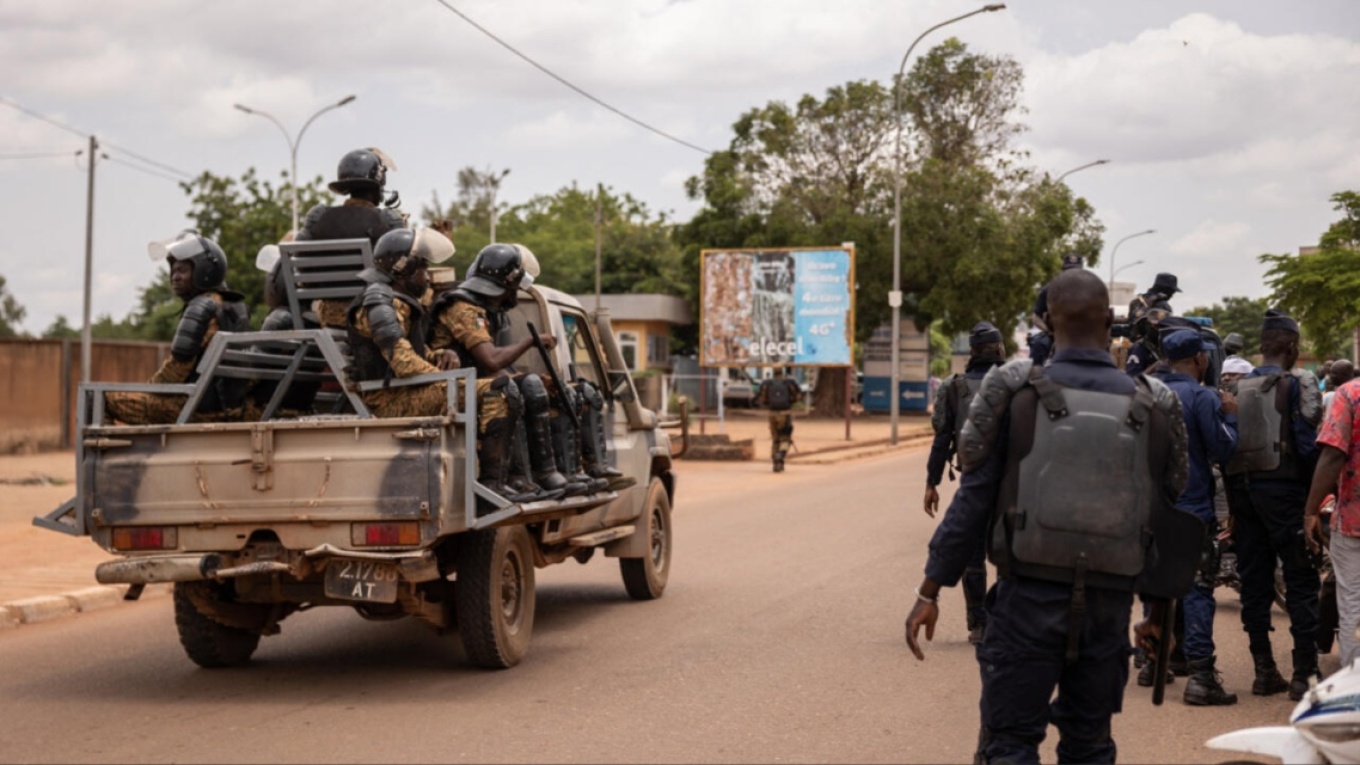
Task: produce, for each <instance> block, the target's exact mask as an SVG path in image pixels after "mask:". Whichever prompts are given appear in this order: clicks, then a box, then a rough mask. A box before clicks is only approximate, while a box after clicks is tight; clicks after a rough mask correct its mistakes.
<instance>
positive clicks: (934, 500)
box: [925, 486, 940, 518]
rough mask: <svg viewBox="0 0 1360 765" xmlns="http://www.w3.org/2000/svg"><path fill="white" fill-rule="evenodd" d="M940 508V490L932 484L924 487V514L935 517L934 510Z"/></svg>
mask: <svg viewBox="0 0 1360 765" xmlns="http://www.w3.org/2000/svg"><path fill="white" fill-rule="evenodd" d="M939 509H940V492H938V491H936V490H935V487H934V486H927V487H926V507H925V510H926V515H928V516H930V517H931V518H934V517H935V511H936V510H939Z"/></svg>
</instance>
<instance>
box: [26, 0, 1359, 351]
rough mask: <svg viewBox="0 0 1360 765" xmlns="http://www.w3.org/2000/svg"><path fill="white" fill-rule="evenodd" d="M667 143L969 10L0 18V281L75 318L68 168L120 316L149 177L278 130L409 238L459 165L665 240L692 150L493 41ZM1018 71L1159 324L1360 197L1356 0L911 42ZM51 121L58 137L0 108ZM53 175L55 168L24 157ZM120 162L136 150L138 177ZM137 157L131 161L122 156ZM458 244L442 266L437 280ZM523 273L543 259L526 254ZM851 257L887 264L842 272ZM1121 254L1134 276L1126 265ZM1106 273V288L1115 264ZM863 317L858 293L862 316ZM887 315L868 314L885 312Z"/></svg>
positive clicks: (718, 126)
mask: <svg viewBox="0 0 1360 765" xmlns="http://www.w3.org/2000/svg"><path fill="white" fill-rule="evenodd" d="M445 3H447V5H448V6H452V7H454V8H456V9H458V10H459V11H461V12H463V13H464V14H466V15H467V16H468V17H470V18H471V19H473V20H474V21H476V22H477V23H478V24H480V25H481V26H483V27H485V28H486V29H487V30H489V31H490V32H492V33H494V34H496V35H497V36H499V37H500V38H502V39H504V40H505V41H507V42H508V43H510V44H511V45H513V46H515V47H516V48H518V49H519V50H521V51H523V52H524V53H525V54H527V55H528V56H530V57H532V58H534V59H535V60H537V61H538V62H539V63H540V64H542V65H543V66H544V67H546V68H548V69H550V70H552V71H553V72H555V73H557V74H558V75H559V76H561V77H563V78H565V79H567V80H569V81H571V82H572V83H573V84H575V85H576V86H578V87H579V88H581V89H583V90H585V91H587V92H589V93H591V94H592V95H595V96H596V97H598V98H600V99H601V100H604V101H606V102H607V103H609V104H611V105H612V106H614V107H616V108H618V109H619V110H621V111H623V112H626V113H627V114H629V115H630V116H632V117H634V118H636V119H638V120H640V121H642V122H645V123H648V124H650V125H652V126H654V127H656V128H658V129H660V130H662V131H664V132H666V133H669V134H671V135H673V136H675V137H677V138H679V139H682V140H683V141H684V142H686V143H689V144H693V145H695V146H697V147H701V148H707V149H722V148H725V147H727V145H728V143H729V142H730V140H731V137H732V133H731V125H732V123H733V122H735V121H736V119H737V118H738V117H739V116H740V115H741V114H742V113H743V112H745V111H747V110H750V109H752V108H755V107H758V106H762V105H764V104H766V103H767V102H770V101H786V102H792V101H794V100H796V99H798V98H799V97H801V96H802V95H804V94H813V95H816V96H818V97H820V96H822V95H824V94H825V92H826V90H827V89H828V88H830V87H834V86H837V85H842V84H844V83H846V82H848V81H852V80H866V79H867V80H879V81H882V82H888V81H889V80H890V78H891V77H892V75H893V74H894V73H895V72H896V71H897V68H898V65H899V64H900V62H901V59H902V56H903V54H904V53H905V51H906V48H907V46H908V45H910V43H911V41H912V40H913V39H914V38H915V37H916V36H917V35H919V34H920V33H921V32H923V31H925V30H926V29H927V28H929V27H930V26H931V25H933V24H936V23H938V22H940V21H944V20H946V19H949V18H951V17H954V16H958V15H960V14H963V13H966V12H968V11H971V10H973V9H974V8H977V7H980V6H981V4H982V3H980V2H979V3H972V2H959V1H958V0H947V1H946V0H840V1H839V2H836V3H831V2H828V1H827V0H589V2H587V1H586V0H533V1H530V0H443V2H440V0H394V1H392V2H385V3H374V2H371V1H369V2H358V1H357V0H305V1H299V2H277V1H275V2H264V1H263V0H233V1H232V2H229V3H223V2H208V1H207V0H198V1H193V0H125V1H121V2H117V3H109V2H99V1H98V0H43V2H41V3H38V2H31V1H23V0H0V226H3V230H4V231H5V235H4V236H3V237H0V276H3V277H4V278H5V279H6V281H7V289H8V291H9V292H10V293H11V294H13V295H14V296H15V298H17V300H18V301H19V303H20V304H21V305H23V306H24V307H25V308H26V309H27V317H26V318H25V320H24V322H23V323H22V327H23V328H24V329H25V330H27V331H29V332H31V333H34V334H38V333H41V332H42V331H43V330H44V329H45V328H47V327H48V326H49V325H50V324H51V323H52V321H53V320H54V319H55V318H56V316H57V315H58V314H62V315H65V316H66V317H67V319H68V320H69V322H70V323H71V324H72V325H74V326H79V324H80V320H81V313H82V289H83V274H84V258H85V236H86V225H85V220H86V204H85V200H86V184H87V173H86V171H85V167H86V166H85V158H84V157H83V156H81V157H77V156H74V153H75V152H76V151H77V150H79V149H82V148H84V146H85V139H84V138H83V137H81V135H78V134H77V133H79V134H89V133H94V134H96V135H97V136H98V137H99V140H100V141H101V143H104V144H109V145H111V146H112V147H114V148H106V149H105V151H106V152H107V153H108V155H109V157H110V159H109V160H107V161H105V160H101V161H100V162H99V163H98V164H97V166H96V180H95V197H94V200H95V201H94V210H93V215H94V226H93V276H92V278H93V285H92V312H93V314H94V316H96V317H97V316H99V315H100V314H111V315H112V316H113V317H114V318H122V317H123V316H125V315H126V314H128V313H129V312H130V311H132V310H133V308H134V307H135V305H136V300H137V293H138V290H139V288H141V287H143V286H145V285H146V284H148V283H149V282H150V281H152V280H153V279H154V277H155V275H156V270H157V268H158V267H159V266H158V265H157V264H155V263H152V262H151V261H150V260H149V259H148V257H147V254H146V245H147V243H148V242H149V241H151V240H153V239H165V238H168V237H171V236H173V235H174V234H175V233H176V232H177V231H179V230H180V229H181V228H183V227H185V226H186V225H187V224H188V219H187V211H188V209H189V200H188V198H187V197H186V196H185V194H184V192H183V191H182V190H181V189H180V187H179V186H178V185H177V183H176V182H175V181H176V180H178V179H180V178H181V177H182V176H181V175H179V174H180V173H183V174H186V175H197V174H198V173H200V172H202V171H203V170H208V171H211V172H213V173H215V174H217V175H225V176H231V177H238V176H240V175H241V174H242V173H243V172H245V171H246V170H247V169H248V168H251V167H254V168H256V169H257V170H258V171H259V172H260V173H261V174H262V175H264V176H265V177H269V178H278V176H279V174H280V173H281V172H284V171H286V170H287V168H288V165H289V144H288V139H286V138H285V136H284V134H283V132H281V131H280V130H279V128H278V127H276V126H275V125H273V124H270V123H269V122H268V121H267V120H265V119H263V118H261V117H259V116H251V115H247V114H244V113H242V112H239V111H237V110H235V109H233V108H232V105H233V104H236V103H241V104H245V105H247V106H250V107H252V108H254V109H257V110H261V111H265V112H269V113H270V114H272V115H274V116H275V117H276V118H277V119H278V120H279V121H280V122H282V123H283V125H284V126H286V127H287V129H288V130H289V131H290V132H291V133H292V134H294V135H296V132H297V130H298V129H299V128H300V127H301V126H302V124H303V123H304V122H305V121H306V120H307V119H308V118H309V117H310V116H311V115H312V114H313V113H315V112H316V111H317V110H318V109H320V108H322V107H324V106H326V105H328V104H332V103H335V102H336V101H338V100H340V99H341V98H343V97H345V96H347V95H351V94H353V95H355V96H356V97H357V98H356V99H355V101H354V102H353V103H350V104H348V105H346V106H344V107H342V108H339V109H335V110H332V111H329V112H327V113H325V114H324V115H321V116H320V117H319V118H317V119H316V121H315V122H313V123H312V124H311V125H310V127H309V128H308V129H307V131H306V133H305V134H304V136H303V138H302V140H301V141H300V142H299V144H298V166H299V175H300V177H302V178H303V179H311V178H315V177H316V176H318V175H320V176H324V177H325V178H326V179H330V178H333V177H334V173H335V167H336V164H337V162H338V161H339V158H340V157H341V156H342V155H343V154H344V153H345V152H347V151H349V150H351V149H355V148H360V147H366V146H377V147H380V148H382V149H383V150H384V151H385V152H386V153H387V154H388V155H390V156H391V157H392V158H393V160H394V161H395V163H396V165H397V169H396V170H395V171H394V172H392V173H390V174H389V176H388V185H389V188H395V189H397V190H399V191H400V192H401V194H402V198H403V208H404V209H406V210H407V211H409V212H411V213H412V214H413V217H416V218H418V217H419V212H420V209H421V207H422V206H423V205H424V204H426V203H428V202H429V201H430V200H431V198H432V196H433V194H435V193H437V194H438V195H439V197H440V198H441V199H444V200H448V199H450V198H451V197H453V196H454V193H455V191H456V177H457V172H458V170H459V169H460V168H462V167H466V166H474V167H477V168H480V169H483V170H494V171H498V172H499V171H501V170H504V169H509V170H510V171H511V172H510V173H509V175H507V176H506V178H505V179H504V181H503V182H502V185H501V190H500V199H501V200H502V201H504V202H508V203H510V204H515V203H520V202H524V201H527V200H528V199H530V198H532V197H533V196H536V195H539V194H551V193H554V192H555V191H557V190H559V189H561V188H563V187H566V186H570V185H572V184H578V185H580V186H582V187H587V188H588V187H592V186H594V185H595V184H596V183H604V184H606V185H607V186H609V187H612V188H613V189H614V190H615V191H616V192H620V193H622V192H627V193H631V194H632V195H634V196H635V197H637V198H639V199H641V200H643V201H644V202H646V203H647V204H648V205H649V206H650V207H651V208H652V210H654V211H664V212H667V213H668V214H669V215H671V216H672V217H674V218H677V219H680V220H685V219H687V218H688V217H689V216H690V215H692V214H693V213H694V212H695V211H696V209H698V203H696V202H695V201H693V200H690V199H688V198H687V197H686V195H685V192H684V181H685V179H686V178H688V177H690V176H693V175H696V174H699V173H700V172H701V171H702V168H703V160H704V154H702V153H701V152H700V151H697V150H696V149H695V148H692V147H689V146H685V145H682V144H680V143H677V142H673V141H670V140H667V139H665V138H662V137H659V136H657V135H655V134H653V133H650V132H648V131H646V130H644V129H642V128H640V127H638V126H636V125H634V124H633V123H631V122H628V121H626V120H624V119H622V118H620V117H618V116H617V115H615V114H613V113H610V112H609V111H606V110H605V109H603V108H601V107H600V106H598V105H596V104H595V103H592V102H591V101H589V100H587V99H585V98H583V97H582V96H581V95H579V94H578V93H576V92H573V91H572V90H569V89H568V88H566V87H564V86H563V85H562V84H561V83H559V82H558V81H556V80H554V79H552V78H550V77H548V76H547V75H545V74H544V73H543V72H542V71H540V70H539V69H536V68H534V67H533V66H531V65H530V64H528V63H526V62H525V61H524V60H522V59H520V58H517V57H516V56H515V55H514V54H512V53H511V52H509V51H507V50H506V49H505V48H503V47H501V46H500V45H498V44H497V43H496V42H494V41H493V40H491V39H490V38H488V37H487V36H485V35H484V34H483V33H482V32H480V31H478V30H477V29H476V28H474V27H473V26H471V25H470V24H469V23H467V22H466V21H464V20H463V19H461V18H460V17H459V16H457V15H455V14H454V13H452V12H451V11H450V10H449V7H447V6H446V5H445ZM948 36H957V37H958V38H959V39H961V40H962V41H963V42H965V43H966V44H967V45H968V46H969V48H970V49H972V50H973V51H976V52H979V53H985V54H988V55H1005V56H1010V57H1012V58H1014V59H1015V60H1016V61H1017V62H1019V63H1020V65H1021V66H1022V67H1023V69H1024V72H1025V82H1024V94H1023V98H1022V101H1023V103H1024V106H1025V109H1026V113H1025V114H1024V115H1022V116H1021V117H1020V120H1021V121H1022V122H1024V123H1025V124H1026V125H1027V126H1028V127H1029V130H1028V131H1027V132H1025V133H1024V134H1023V135H1022V136H1021V138H1020V146H1021V148H1024V149H1025V150H1027V151H1028V152H1029V157H1028V160H1027V161H1028V162H1029V163H1031V164H1032V165H1033V166H1034V167H1036V168H1039V169H1040V170H1043V171H1047V172H1049V173H1051V174H1053V175H1054V176H1056V175H1058V174H1060V173H1063V172H1065V171H1067V170H1070V169H1072V168H1074V167H1078V166H1080V165H1083V164H1086V163H1088V162H1091V161H1094V160H1096V159H1108V160H1110V162H1109V163H1108V164H1106V165H1103V166H1099V167H1093V168H1090V169H1087V170H1082V171H1080V172H1078V173H1074V174H1072V175H1070V176H1068V177H1067V183H1068V184H1069V186H1071V188H1072V190H1073V191H1074V192H1075V193H1076V194H1078V195H1080V196H1083V197H1085V198H1086V199H1087V200H1088V201H1089V202H1090V203H1091V204H1092V205H1093V206H1094V207H1095V209H1096V212H1097V215H1098V217H1099V219H1100V220H1101V221H1102V222H1103V223H1104V224H1105V226H1106V234H1105V241H1106V249H1105V255H1104V256H1103V260H1104V262H1103V263H1102V264H1100V265H1098V266H1096V271H1097V273H1098V274H1100V275H1101V276H1102V278H1107V279H1108V278H1109V270H1108V269H1109V266H1110V263H1109V254H1110V250H1111V249H1112V248H1113V247H1114V245H1115V243H1116V242H1118V241H1119V240H1120V239H1123V238H1124V237H1126V236H1128V235H1130V234H1134V233H1137V232H1139V231H1144V230H1147V229H1155V230H1156V233H1155V234H1151V235H1146V236H1139V237H1134V238H1132V239H1128V240H1126V241H1124V242H1123V243H1122V244H1121V245H1119V249H1118V252H1117V256H1116V259H1115V267H1116V268H1119V269H1120V271H1119V280H1120V281H1132V282H1135V283H1136V284H1138V285H1139V286H1140V288H1141V287H1146V286H1149V285H1150V284H1151V282H1152V280H1153V277H1154V276H1155V274H1156V273H1157V272H1159V271H1170V272H1172V273H1175V274H1177V275H1178V276H1179V278H1180V284H1181V287H1182V289H1183V290H1184V294H1182V295H1180V296H1178V299H1177V300H1175V301H1173V305H1174V306H1176V307H1177V308H1178V309H1179V310H1182V311H1184V310H1186V309H1189V308H1190V307H1191V306H1195V305H1204V304H1209V303H1213V302H1216V301H1219V300H1221V299H1222V298H1223V297H1225V296H1230V295H1244V296H1247V297H1253V298H1254V297H1262V296H1264V295H1266V294H1267V293H1268V288H1267V287H1266V286H1265V285H1264V284H1263V278H1262V274H1263V271H1264V269H1263V268H1262V267H1261V265H1260V264H1259V263H1258V262H1257V260H1256V258H1257V256H1258V255H1260V254H1262V253H1282V252H1296V251H1297V250H1298V248H1299V247H1300V246H1305V245H1309V244H1313V243H1315V242H1316V240H1317V238H1318V236H1319V235H1320V234H1321V233H1322V232H1323V231H1325V230H1326V228H1327V226H1328V225H1329V224H1330V223H1331V222H1332V221H1334V220H1336V219H1337V218H1338V217H1339V215H1338V213H1336V212H1335V211H1334V210H1333V209H1332V205H1331V203H1330V201H1329V197H1330V196H1331V195H1332V194H1334V193H1336V192H1338V191H1343V190H1355V189H1360V150H1357V147H1360V96H1357V94H1360V2H1355V1H1354V0H1310V2H1305V3H1281V2H1278V0H1221V1H1211V0H1174V1H1173V0H1138V1H1137V2H1122V3H1116V2H1106V1H1104V0H1102V1H1100V2H1083V3H1076V2H1065V1H1059V0H1015V1H1014V2H1010V3H1008V7H1007V8H1006V9H1005V10H1003V11H1000V12H996V13H985V14H979V15H977V16H973V17H971V18H968V19H966V20H964V21H961V22H959V23H957V24H953V25H951V26H949V27H947V28H946V29H944V30H940V31H937V32H935V33H933V34H932V35H931V36H930V37H928V38H926V40H925V41H923V42H922V43H921V46H919V47H918V48H917V51H918V52H921V51H924V50H926V49H927V48H928V47H929V46H930V45H931V44H934V43H939V42H942V41H943V40H944V39H946V38H947V37H948ZM15 106H20V107H22V108H23V109H26V110H29V111H31V112H34V113H37V114H41V115H43V116H44V117H47V118H48V119H49V120H55V121H57V122H60V123H62V124H65V125H67V126H69V127H70V128H72V129H74V130H75V133H73V132H70V131H66V130H62V129H60V128H58V127H55V126H54V125H52V124H51V122H49V121H43V120H40V119H36V118H34V117H33V116H30V115H29V114H26V113H24V112H23V111H20V110H19V109H17V108H15ZM49 153H50V154H53V155H54V156H39V157H34V156H32V155H45V154H49ZM139 157H140V159H139ZM143 160H150V161H152V162H154V163H156V164H155V165H148V164H146V162H144V161H143ZM473 254H474V253H459V255H457V256H455V263H456V264H457V265H458V266H459V268H460V270H461V268H462V267H464V266H465V265H466V263H467V262H468V261H470V259H471V257H472V255H473ZM538 254H539V256H540V258H543V257H551V253H538ZM859 257H861V258H865V257H891V254H890V253H867V252H863V251H861V252H860V253H859ZM1140 261H1141V262H1140ZM1124 266H1128V267H1127V268H1123V267H1124ZM860 299H861V300H863V299H872V298H870V296H865V295H861V296H860ZM883 299H884V300H886V296H884V297H883Z"/></svg>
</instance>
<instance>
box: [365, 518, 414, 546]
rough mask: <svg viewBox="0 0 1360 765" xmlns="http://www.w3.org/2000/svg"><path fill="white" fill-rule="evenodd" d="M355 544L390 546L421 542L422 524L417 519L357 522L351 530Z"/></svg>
mask: <svg viewBox="0 0 1360 765" xmlns="http://www.w3.org/2000/svg"><path fill="white" fill-rule="evenodd" d="M350 541H351V542H353V543H354V544H355V545H367V546H373V547H390V546H393V545H418V544H420V524H419V523H416V522H415V521H401V522H398V523H356V524H354V526H353V527H352V528H351V531H350Z"/></svg>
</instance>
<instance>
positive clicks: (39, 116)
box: [0, 96, 193, 180]
mask: <svg viewBox="0 0 1360 765" xmlns="http://www.w3.org/2000/svg"><path fill="white" fill-rule="evenodd" d="M0 104H4V105H5V106H8V107H9V108H11V109H14V110H16V111H20V112H23V113H24V114H27V115H28V116H30V117H32V118H34V119H36V120H41V121H43V122H46V123H47V124H49V125H51V126H53V127H55V128H59V129H61V130H65V131H66V132H68V133H71V134H73V135H78V136H80V137H81V138H89V137H90V135H91V134H90V133H89V132H87V131H84V130H80V129H79V128H74V127H71V126H70V125H67V124H66V123H64V122H62V121H60V120H56V119H53V118H51V117H48V116H47V115H45V114H42V113H41V112H36V111H33V110H32V109H30V108H28V107H26V106H24V105H23V104H20V103H18V102H17V101H14V100H12V99H10V98H7V97H5V96H0ZM101 145H102V146H104V147H105V148H108V149H113V150H115V151H121V152H122V153H124V154H126V155H128V156H129V157H132V158H133V159H136V160H139V161H141V162H145V163H146V164H148V165H151V166H152V167H158V168H160V169H162V170H168V171H169V172H172V173H174V174H176V175H179V176H181V177H183V178H185V179H192V178H193V175H191V174H189V173H186V172H184V171H183V170H180V169H179V168H177V167H172V166H170V165H167V164H165V163H163V162H157V161H156V160H154V159H151V158H150V157H144V156H142V155H141V154H138V153H137V152H134V151H131V150H129V149H124V148H123V147H121V146H115V145H113V144H111V143H107V142H104V143H102V144H101ZM176 180H178V179H176Z"/></svg>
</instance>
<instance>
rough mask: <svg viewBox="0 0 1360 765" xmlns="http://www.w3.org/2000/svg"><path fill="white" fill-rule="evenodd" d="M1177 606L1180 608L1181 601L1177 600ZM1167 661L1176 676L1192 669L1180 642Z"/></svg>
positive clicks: (1186, 673) (1182, 675)
mask: <svg viewBox="0 0 1360 765" xmlns="http://www.w3.org/2000/svg"><path fill="white" fill-rule="evenodd" d="M1176 607H1177V608H1180V603H1179V602H1177V605H1176ZM1179 639H1180V638H1179V636H1178V637H1177V640H1179ZM1166 663H1167V666H1168V667H1170V669H1171V674H1173V675H1175V676H1176V677H1185V676H1187V675H1189V674H1190V672H1191V671H1192V670H1191V669H1190V662H1189V661H1187V660H1186V658H1185V652H1184V651H1182V650H1181V645H1180V643H1179V642H1178V643H1176V647H1175V648H1172V649H1171V656H1170V658H1169V659H1168V660H1167V662H1166Z"/></svg>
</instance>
